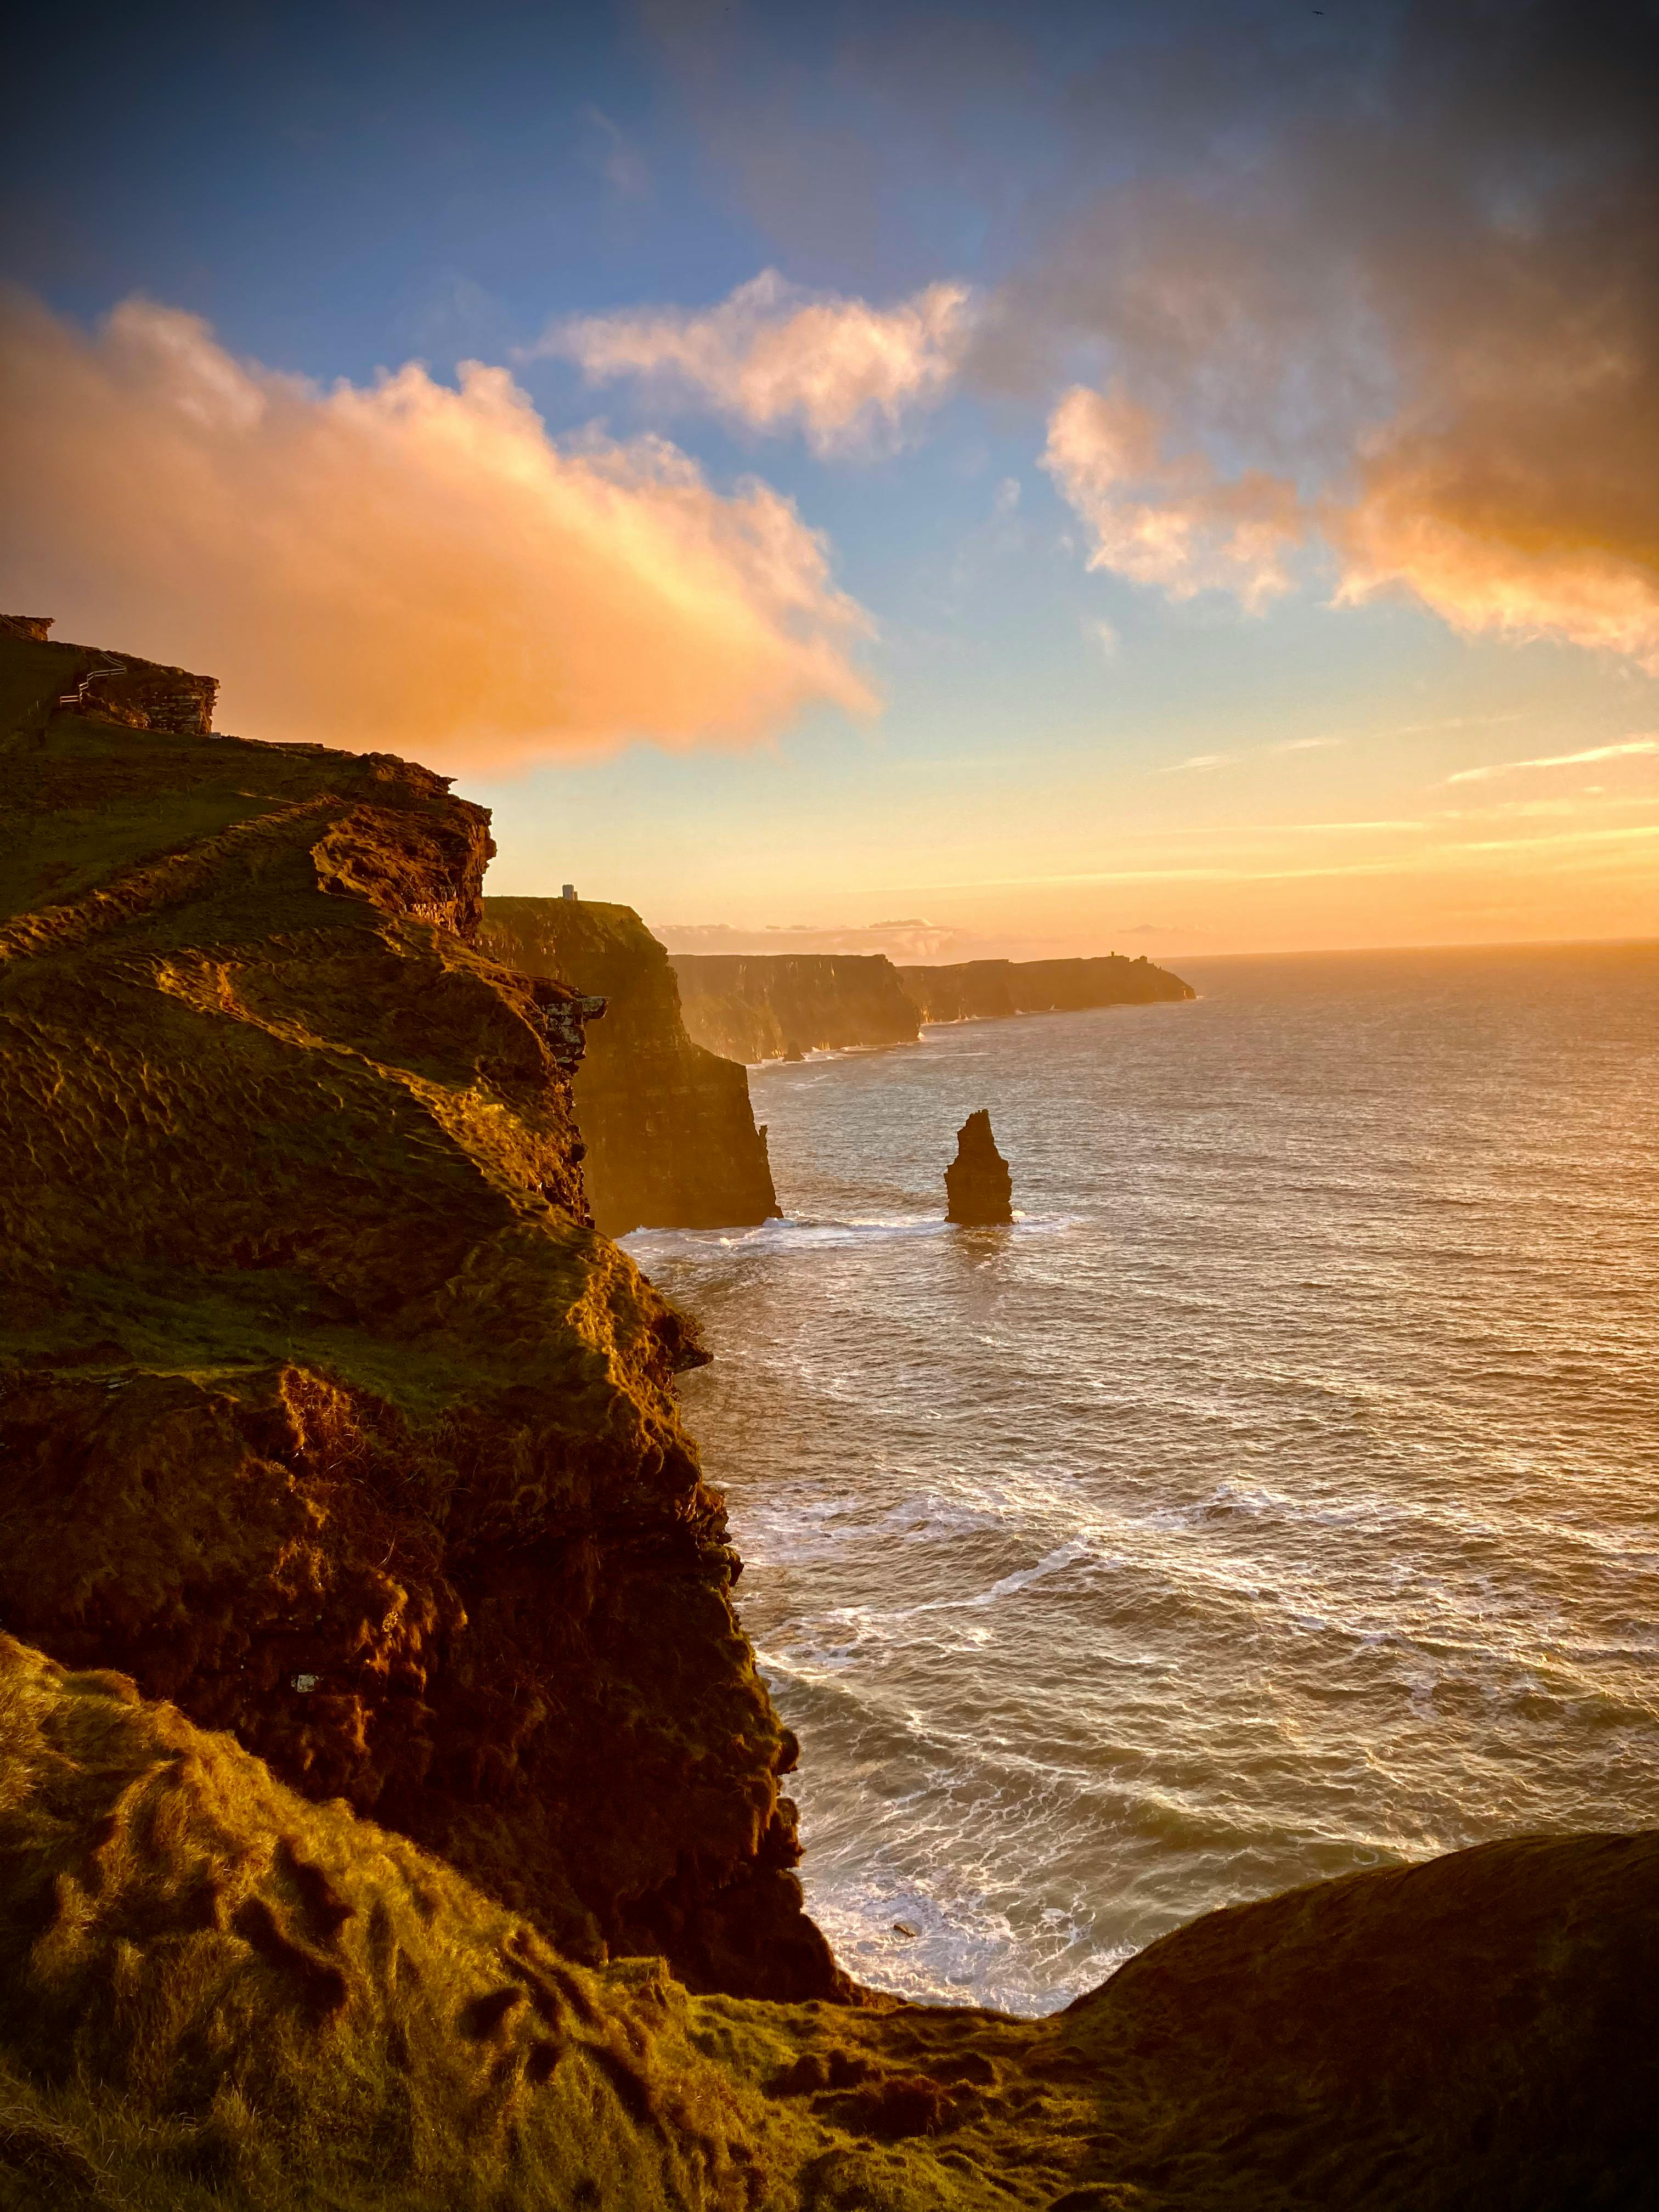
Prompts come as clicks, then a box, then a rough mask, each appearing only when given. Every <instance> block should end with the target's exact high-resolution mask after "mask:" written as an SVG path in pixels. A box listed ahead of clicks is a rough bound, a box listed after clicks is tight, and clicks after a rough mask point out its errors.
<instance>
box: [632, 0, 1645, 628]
mask: <svg viewBox="0 0 1659 2212" xmlns="http://www.w3.org/2000/svg"><path fill="white" fill-rule="evenodd" d="M645 15H646V17H647V21H648V23H649V24H650V26H651V27H652V30H653V35H654V36H655V37H656V39H657V40H658V41H659V46H660V50H661V52H662V53H663V55H664V57H665V63H666V65H667V66H668V67H669V68H670V69H671V70H672V72H673V74H674V77H675V81H676V82H677V84H678V87H679V88H680V89H681V91H682V93H683V94H684V96H685V97H686V98H687V99H689V100H690V101H691V103H692V105H693V107H694V109H695V112H696V114H697V117H698V119H699V123H700V125H701V128H702V132H703V136H704V140H705V143H706V144H707V146H708V149H709V150H710V152H711V154H712V155H714V158H715V159H716V160H717V161H719V162H720V164H721V165H722V167H724V169H725V171H726V173H727V175H728V176H729V178H730V179H731V185H732V190H733V191H734V193H735V195H736V197H737V198H738V202H739V204H740V205H741V207H742V209H743V211H744V215H745V217H746V218H747V219H748V220H749V221H750V222H752V223H754V224H756V225H757V226H758V227H760V228H763V230H764V231H765V232H766V234H768V235H769V237H770V238H771V239H772V240H773V241H774V242H775V248H776V250H777V251H778V252H780V253H781V254H782V255H784V256H787V257H788V258H789V259H790V261H791V263H792V264H799V265H801V266H804V267H809V268H812V269H815V270H825V271H829V270H835V271H837V272H839V274H838V276H837V281H839V282H841V283H843V284H844V285H845V286H846V287H847V288H848V289H869V288H870V287H871V286H872V284H873V283H874V282H875V281H876V272H877V271H879V272H880V273H881V275H882V276H883V277H884V278H889V277H890V281H893V282H895V283H900V284H903V283H908V282H914V281H915V280H914V277H913V276H911V275H910V274H909V273H908V272H910V271H913V270H915V269H917V268H924V269H932V268H938V267H943V266H954V265H957V264H959V260H960V257H961V254H962V251H963V246H962V240H963V238H964V237H971V238H973V239H975V240H976V241H978V243H977V244H976V246H975V252H976V255H977V263H976V272H975V273H976V274H978V273H981V272H982V277H983V283H984V290H983V292H982V294H981V295H978V298H977V305H976V312H975V316H974V318H973V321H972V329H971V334H970V338H969V345H968V348H967V350H966V352H965V354H964V355H963V359H962V368H961V374H962V376H963V379H964V380H966V381H967V382H969V383H971V384H972V385H974V386H976V387H977V388H978V389H979V390H981V392H987V393H988V394H991V395H993V396H994V398H996V399H997V400H999V401H1000V402H1012V403H1014V404H1019V405H1024V406H1027V407H1035V408H1038V409H1041V410H1042V412H1043V413H1044V415H1051V414H1053V413H1054V410H1055V407H1056V399H1057V396H1058V395H1060V394H1062V393H1073V392H1074V390H1075V388H1077V387H1079V386H1080V387H1082V388H1084V389H1085V390H1090V391H1092V392H1096V393H1097V395H1100V398H1101V405H1102V406H1103V407H1105V408H1109V409H1110V410H1114V411H1115V414H1116V416H1117V421H1116V423H1115V425H1114V426H1113V428H1114V430H1115V436H1114V438H1113V439H1112V440H1110V441H1109V440H1108V439H1107V438H1106V437H1105V436H1104V435H1103V434H1102V433H1101V430H1100V424H1099V419H1098V415H1096V416H1095V419H1094V420H1093V422H1091V419H1090V415H1089V411H1088V410H1085V406H1084V404H1083V403H1082V402H1080V401H1078V400H1076V399H1075V398H1071V399H1069V400H1064V401H1061V402H1060V407H1061V409H1062V410H1069V411H1064V412H1062V413H1061V414H1060V416H1059V417H1058V418H1057V419H1056V420H1054V422H1051V424H1050V455H1051V466H1053V467H1054V474H1055V480H1056V482H1057V483H1059V484H1060V488H1061V489H1063V490H1066V492H1067V493H1068V495H1072V496H1073V497H1074V501H1075V503H1076V504H1077V506H1078V507H1079V513H1081V514H1082V516H1083V518H1084V520H1085V522H1086V523H1087V525H1088V526H1089V528H1090V530H1091V533H1092V537H1093V544H1092V552H1093V556H1094V557H1095V559H1096V562H1097V566H1099V567H1102V568H1109V569H1111V570H1113V571H1114V572H1115V573H1120V574H1124V575H1127V576H1130V577H1138V578H1139V579H1140V580H1142V581H1143V582H1145V583H1146V584H1147V585H1148V586H1152V587H1154V588H1159V589H1163V590H1166V591H1174V592H1180V593H1183V594H1184V593H1185V592H1187V591H1188V589H1189V588H1195V589H1196V588H1222V589H1226V590H1232V591H1237V592H1239V593H1240V595H1241V596H1242V597H1243V598H1244V599H1246V601H1247V603H1254V604H1257V605H1264V604H1267V602H1268V601H1269V600H1270V599H1272V597H1273V593H1274V592H1275V591H1276V589H1277V588H1278V586H1277V581H1276V576H1277V573H1278V570H1279V565H1280V564H1281V563H1282V562H1283V561H1284V560H1285V556H1287V555H1288V553H1289V551H1290V549H1291V545H1292V544H1294V542H1295V539H1294V536H1293V535H1291V533H1290V532H1288V531H1287V530H1282V529H1281V528H1280V526H1281V525H1283V524H1284V523H1285V520H1286V510H1285V507H1282V506H1281V505H1280V504H1279V502H1278V501H1277V500H1276V498H1274V497H1273V496H1270V495H1267V494H1266V493H1265V489H1264V485H1263V480H1273V481H1283V482H1294V483H1296V485H1297V488H1298V490H1299V492H1300V495H1301V498H1302V501H1303V506H1302V508H1301V511H1300V517H1299V524H1300V529H1301V531H1303V532H1307V533H1309V534H1316V535H1318V536H1320V537H1321V538H1322V539H1323V540H1324V541H1325V542H1326V544H1327V545H1328V547H1329V548H1330V549H1332V550H1333V551H1334V560H1335V568H1336V588H1337V593H1338V596H1339V598H1340V599H1342V600H1345V601H1349V602H1352V601H1358V600H1360V599H1366V598H1370V597H1374V596H1376V595H1378V594H1383V593H1387V594H1391V595H1398V596H1401V597H1408V598H1410V599H1415V600H1416V601H1418V602H1419V603H1420V604H1421V605H1425V606H1427V607H1429V608H1431V609H1433V610H1434V611H1436V612H1437V614H1439V615H1440V616H1442V617H1443V618H1444V619H1445V620H1446V621H1447V622H1448V623H1451V624H1453V625H1454V626H1455V627H1456V628H1457V629H1461V630H1463V631H1466V632H1470V633H1484V634H1488V635H1499V636H1508V637H1512V638H1516V639H1523V638H1529V637H1545V638H1552V639H1557V640H1565V641H1571V642H1572V643H1575V644H1577V645H1580V646H1583V647H1587V648H1589V649H1591V650H1595V651H1605V652H1609V653H1618V654H1620V655H1622V656H1626V657H1627V658H1628V659H1632V660H1633V661H1634V662H1636V663H1638V664H1639V665H1643V666H1645V667H1646V668H1648V669H1649V670H1650V671H1655V672H1659V128H1656V125H1655V117H1656V115H1659V14H1656V11H1655V9H1654V7H1653V5H1652V4H1651V0H1344V5H1343V6H1342V7H1340V8H1337V7H1334V6H1333V7H1329V8H1326V9H1311V8H1308V7H1305V6H1301V7H1296V8H1287V7H1283V6H1279V5H1277V4H1269V0H1165V4H1163V5H1160V6H1158V7H1152V6H1146V5H1134V6H1126V7H1117V8H1102V7H1090V8H1082V7H1071V6H1056V7H1054V8H1050V9H1023V10H1014V9H1008V8H1006V7H998V6H994V5H991V4H989V0H987V4H985V5H969V6H967V7H963V8H957V9H953V10H952V11H951V13H950V15H949V17H948V19H947V18H945V17H944V16H942V15H940V14H939V12H938V11H937V10H936V9H933V8H930V7H928V6H925V5H921V4H916V5H911V4H906V0H898V4H896V5H895V4H892V0H883V4H877V0H842V5H840V6H838V7H837V8H836V9H834V10H830V11H823V12H822V13H821V14H820V15H819V16H818V17H817V18H815V19H813V20H812V21H811V24H810V25H809V26H807V27H803V22H804V19H802V18H801V17H800V16H799V14H796V15H791V14H790V11H787V10H772V11H770V12H768V11H766V10H763V9H757V8H754V7H752V6H751V7H744V6H743V5H741V4H738V5H732V6H728V5H726V4H720V5H716V4H714V0H696V4H692V0H650V4H647V7H646V9H645ZM826 87H829V88H833V90H834V92H835V94H836V98H834V99H826V97H825V88H826ZM941 179H948V180H949V189H948V191H942V190H941V189H940V180H941ZM900 272H905V273H903V274H901V273H900ZM1131 405H1133V406H1138V407H1139V408H1141V409H1145V410H1151V412H1152V413H1153V414H1155V416H1156V417H1157V421H1158V441H1157V442H1156V445H1155V447H1153V448H1152V450H1150V451H1149V450H1148V449H1147V446H1146V437H1145V435H1139V452H1135V451H1131V452H1129V453H1127V454H1126V453H1124V451H1123V449H1122V448H1123V437H1124V428H1125V423H1126V421H1127V419H1129V418H1127V417H1126V416H1125V415H1124V413H1123V410H1126V409H1127V408H1128V407H1130V406H1131ZM1085 434H1090V435H1086V437H1085ZM1129 443H1130V445H1131V447H1134V446H1135V445H1136V443H1137V439H1136V438H1134V437H1132V438H1131V439H1130V441H1129ZM1164 453H1170V454H1174V455H1181V456H1187V457H1190V458H1189V459H1187V460H1186V461H1184V462H1183V463H1182V464H1181V465H1180V466H1179V467H1176V468H1174V470H1173V473H1172V472H1171V465H1170V464H1168V463H1165V462H1164V460H1163V459H1162V456H1163V455H1164ZM1253 472H1254V477H1255V483H1254V487H1253V489H1251V490H1250V491H1249V492H1248V493H1247V492H1245V491H1243V489H1242V487H1243V486H1244V485H1245V484H1246V483H1250V482H1251V481H1252V477H1253ZM1236 488H1241V489H1236ZM1258 495H1261V496H1263V497H1265V498H1266V507H1265V513H1264V514H1258V513H1256V512H1255V500H1256V498H1257V496H1258ZM1235 498H1237V501H1238V502H1239V504H1240V506H1242V507H1243V509H1244V510H1245V512H1244V513H1243V514H1242V515H1241V514H1240V513H1238V512H1237V509H1236V508H1235V507H1232V506H1230V503H1229V502H1230V501H1232V500H1233V499H1235ZM1261 520H1265V521H1266V522H1267V525H1268V526H1269V527H1268V534H1267V541H1266V544H1267V551H1266V552H1265V554H1261V553H1257V554H1254V555H1253V554H1252V553H1250V552H1249V550H1247V546H1248V544H1249V541H1248V540H1237V539H1236V538H1235V537H1234V533H1235V532H1236V531H1237V528H1238V526H1239V525H1240V523H1241V521H1242V522H1243V523H1244V524H1245V525H1246V526H1248V527H1254V526H1255V524H1256V523H1257V522H1258V521H1261ZM1252 595H1254V597H1252Z"/></svg>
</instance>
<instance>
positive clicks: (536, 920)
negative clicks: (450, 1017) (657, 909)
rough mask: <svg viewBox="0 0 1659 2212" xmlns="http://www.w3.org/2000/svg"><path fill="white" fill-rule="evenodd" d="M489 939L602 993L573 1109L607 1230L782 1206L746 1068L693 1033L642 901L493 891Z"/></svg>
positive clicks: (691, 1225)
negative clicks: (639, 909)
mask: <svg viewBox="0 0 1659 2212" xmlns="http://www.w3.org/2000/svg"><path fill="white" fill-rule="evenodd" d="M479 942H480V943H481V944H482V945H483V946H484V948H485V949H486V950H487V951H490V952H492V953H494V954H495V957H497V958H498V959H499V960H501V961H502V962H503V963H505V964H506V965H507V967H509V968H513V969H518V970H520V972H521V973H522V974H525V975H550V976H554V977H556V978H559V979H561V980H562V981H564V982H565V983H567V984H568V985H569V986H571V987H573V988H574V989H576V990H578V991H580V992H582V993H584V994H592V995H596V996H598V997H601V998H603V999H604V1000H605V1015H604V1018H603V1019H602V1020H601V1021H597V1022H595V1023H594V1024H592V1027H591V1028H590V1029H589V1030H588V1031H587V1049H586V1054H584V1056H583V1059H582V1061H581V1065H580V1066H579V1067H578V1068H577V1070H576V1078H575V1111H576V1119H577V1121H578V1123H579V1124H580V1128H581V1133H582V1138H583V1140H584V1142H585V1143H586V1158H585V1159H584V1162H583V1169H584V1173H585V1175H586V1182H587V1193H588V1198H589V1200H590V1202H591V1204H592V1209H593V1218H594V1220H595V1222H596V1223H597V1224H598V1225H599V1227H600V1228H601V1229H602V1230H604V1231H605V1233H606V1234H607V1235H608V1236H611V1237H623V1236H626V1235H627V1233H628V1231H629V1230H631V1229H641V1228H647V1229H724V1228H728V1227H732V1226H737V1225H744V1224H748V1223H754V1222H757V1221H765V1220H768V1219H769V1218H771V1217H772V1216H773V1215H774V1214H775V1213H776V1212H777V1211H778V1200H777V1193H776V1192H775V1190H774V1188H773V1187H772V1171H771V1169H770V1167H769V1164H768V1162H767V1157H766V1134H765V1132H764V1130H761V1129H757V1127H755V1116H754V1111H753V1109H752V1108H751V1107H750V1103H749V1077H748V1073H747V1071H746V1070H745V1069H744V1066H742V1064H741V1062H739V1061H738V1060H727V1059H724V1058H722V1057H721V1056H720V1054H717V1053H713V1052H709V1051H707V1050H706V1049H705V1048H703V1047H702V1046H701V1045H698V1044H694V1043H693V1042H692V1041H691V1039H690V1036H688V1035H687V1034H686V1028H685V1023H684V1019H683V1018H682V1016H681V1012H680V994H679V987H678V982H677V981H676V980H675V975H674V970H673V969H672V968H671V965H670V964H669V959H668V954H667V952H666V951H665V949H664V947H663V946H662V945H659V943H658V942H657V940H656V939H655V938H654V937H653V936H652V934H651V933H650V931H649V930H648V929H647V927H646V926H645V924H644V923H643V922H642V921H641V920H640V918H639V916H638V915H636V914H635V912H634V911H633V909H632V908H631V907H625V906H616V905H612V904H610V903H608V902H605V901H602V900H598V899H574V898H573V899H562V898H558V899H553V898H487V899H486V900H485V901H484V902H483V931H482V933H481V936H480V939H479Z"/></svg>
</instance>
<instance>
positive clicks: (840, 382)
mask: <svg viewBox="0 0 1659 2212" xmlns="http://www.w3.org/2000/svg"><path fill="white" fill-rule="evenodd" d="M974 304H975V303H974V295H973V294H972V292H971V291H970V290H969V287H968V286H967V285H965V284H953V283H938V284H929V285H928V286H927V287H926V289H923V290H922V291H920V292H915V293H913V294H912V295H910V297H909V298H908V299H905V300H899V301H895V302H894V303H893V304H892V305H891V306H890V307H875V306H872V304H871V302H870V301H867V300H849V299H843V298H842V297H841V296H840V295H837V294H835V293H813V292H808V291H805V290H803V289H801V288H800V287H799V286H798V285H794V284H791V283H787V281H786V280H785V278H784V277H782V276H780V275H779V273H778V271H777V270H775V269H767V270H763V271H762V272H761V274H760V275H759V276H756V277H754V278H752V279H751V280H750V283H747V284H740V285H739V286H738V289H737V290H736V291H735V292H733V293H732V295H730V297H729V298H727V299H726V300H723V301H720V304H719V306H717V307H706V308H684V307H641V308H639V309H636V310H634V311H632V312H629V313H620V314H613V315H583V316H576V317H573V318H569V319H565V320H563V321H560V322H556V323H553V324H550V325H549V326H548V328H547V330H546V331H544V333H543V334H542V336H541V337H539V338H538V340H537V341H536V343H535V344H534V345H532V346H530V347H527V348H526V349H525V351H524V354H523V355H522V356H521V358H524V359H526V360H533V359H536V358H538V357H539V358H556V359H560V360H566V361H574V362H576V363H577V364H578V365H579V366H580V368H581V369H582V370H583V372H584V374H586V377H587V379H588V381H589V382H590V383H592V384H608V383H614V382H616V381H617V380H618V379H619V378H623V377H635V378H638V379H639V380H641V382H642V383H643V384H644V385H646V386H647V387H648V388H650V389H651V390H652V391H653V392H654V393H655V394H656V395H657V396H658V397H659V398H661V399H663V400H665V401H679V402H682V403H684V402H687V401H695V402H702V404H705V405H708V406H711V407H713V408H714V409H715V410H717V411H718V412H719V413H721V414H725V415H730V416H735V417H736V418H737V419H738V420H739V421H741V422H745V423H747V424H748V425H749V426H750V428H752V429H756V430H764V431H781V430H786V429H789V428H799V429H800V430H801V431H803V432H804V434H805V437H806V441H807V443H808V444H809V445H810V446H811V447H812V448H813V450H814V452H816V453H822V454H828V453H848V452H853V451H856V450H857V449H859V448H860V447H870V446H872V445H875V444H879V443H882V442H886V443H891V442H892V441H893V440H895V439H896V437H897V436H898V435H899V432H900V429H901V427H902V423H903V422H904V420H905V418H906V417H907V416H908V415H911V414H914V413H915V412H918V411H920V410H924V409H927V408H929V407H932V406H935V405H936V404H938V403H939V400H940V399H941V398H943V397H944V396H945V392H946V391H947V390H948V389H949V387H950V385H951V380H952V379H953V378H954V377H955V375H956V373H957V367H958V365H959V363H960V361H961V358H962V356H963V351H964V349H965V348H966V346H967V343H968V339H969V331H970V329H971V327H972V322H973V316H974Z"/></svg>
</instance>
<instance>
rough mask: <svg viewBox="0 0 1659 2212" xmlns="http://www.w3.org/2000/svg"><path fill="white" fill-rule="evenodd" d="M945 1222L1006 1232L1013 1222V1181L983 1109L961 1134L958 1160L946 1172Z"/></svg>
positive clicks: (970, 1119) (964, 1124)
mask: <svg viewBox="0 0 1659 2212" xmlns="http://www.w3.org/2000/svg"><path fill="white" fill-rule="evenodd" d="M1013 1218H1014V1184H1013V1177H1012V1176H1011V1175H1010V1174H1009V1172H1008V1163H1007V1161H1006V1160H1005V1159H1004V1158H1003V1157H1002V1155H1001V1153H1000V1152H999V1151H998V1150H997V1140H996V1139H995V1138H994V1136H993V1135H992V1134H991V1116H990V1115H989V1114H988V1113H987V1111H986V1109H985V1108H984V1107H982V1106H981V1108H980V1109H979V1110H978V1112H977V1113H974V1114H970V1115H969V1116H968V1119H967V1120H966V1121H964V1122H963V1125H962V1127H960V1128H959V1129H958V1130H957V1156H956V1158H955V1159H953V1160H952V1161H951V1164H950V1166H949V1167H948V1168H946V1169H945V1219H946V1220H947V1221H954V1222H956V1223H957V1225H959V1226H960V1227H962V1228H963V1229H1002V1228H1006V1227H1007V1225H1009V1224H1010V1223H1011V1222H1012V1220H1013Z"/></svg>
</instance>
